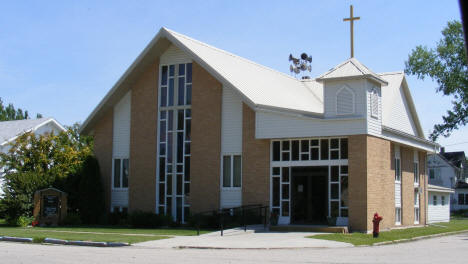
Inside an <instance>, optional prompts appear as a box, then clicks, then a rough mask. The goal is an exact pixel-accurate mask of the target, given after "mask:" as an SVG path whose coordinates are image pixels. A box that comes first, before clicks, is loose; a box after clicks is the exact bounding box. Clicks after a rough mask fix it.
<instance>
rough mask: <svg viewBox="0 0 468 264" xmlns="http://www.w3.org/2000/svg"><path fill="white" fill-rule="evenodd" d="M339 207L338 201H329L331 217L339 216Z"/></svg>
mask: <svg viewBox="0 0 468 264" xmlns="http://www.w3.org/2000/svg"><path fill="white" fill-rule="evenodd" d="M339 214H340V207H339V205H338V202H335V201H332V202H330V216H331V217H338V216H340V215H339Z"/></svg>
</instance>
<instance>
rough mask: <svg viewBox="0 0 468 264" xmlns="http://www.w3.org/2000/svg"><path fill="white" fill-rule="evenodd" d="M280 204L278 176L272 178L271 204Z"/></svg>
mask: <svg viewBox="0 0 468 264" xmlns="http://www.w3.org/2000/svg"><path fill="white" fill-rule="evenodd" d="M279 205H280V178H279V177H274V178H273V206H279Z"/></svg>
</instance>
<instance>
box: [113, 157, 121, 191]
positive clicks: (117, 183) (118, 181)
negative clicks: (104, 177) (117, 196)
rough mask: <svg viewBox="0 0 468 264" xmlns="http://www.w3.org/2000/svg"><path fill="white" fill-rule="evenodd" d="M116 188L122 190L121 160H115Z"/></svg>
mask: <svg viewBox="0 0 468 264" xmlns="http://www.w3.org/2000/svg"><path fill="white" fill-rule="evenodd" d="M114 188H120V159H114Z"/></svg>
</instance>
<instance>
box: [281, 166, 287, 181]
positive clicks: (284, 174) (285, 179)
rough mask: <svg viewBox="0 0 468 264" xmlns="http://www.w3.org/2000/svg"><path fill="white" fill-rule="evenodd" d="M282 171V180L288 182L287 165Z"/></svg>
mask: <svg viewBox="0 0 468 264" xmlns="http://www.w3.org/2000/svg"><path fill="white" fill-rule="evenodd" d="M282 172H283V175H282V176H283V182H289V167H283V168H282Z"/></svg>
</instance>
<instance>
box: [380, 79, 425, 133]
mask: <svg viewBox="0 0 468 264" xmlns="http://www.w3.org/2000/svg"><path fill="white" fill-rule="evenodd" d="M379 76H380V77H381V78H382V79H384V80H386V81H387V82H388V86H387V87H385V89H382V125H383V126H386V127H389V128H392V129H395V130H399V131H402V132H404V133H407V134H410V135H413V136H416V137H419V138H425V137H424V131H423V129H422V126H421V123H420V121H419V117H418V113H417V111H416V107H415V105H414V102H413V98H412V97H411V93H410V91H409V88H408V83H407V82H406V78H405V74H404V73H403V72H388V73H380V74H379Z"/></svg>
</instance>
